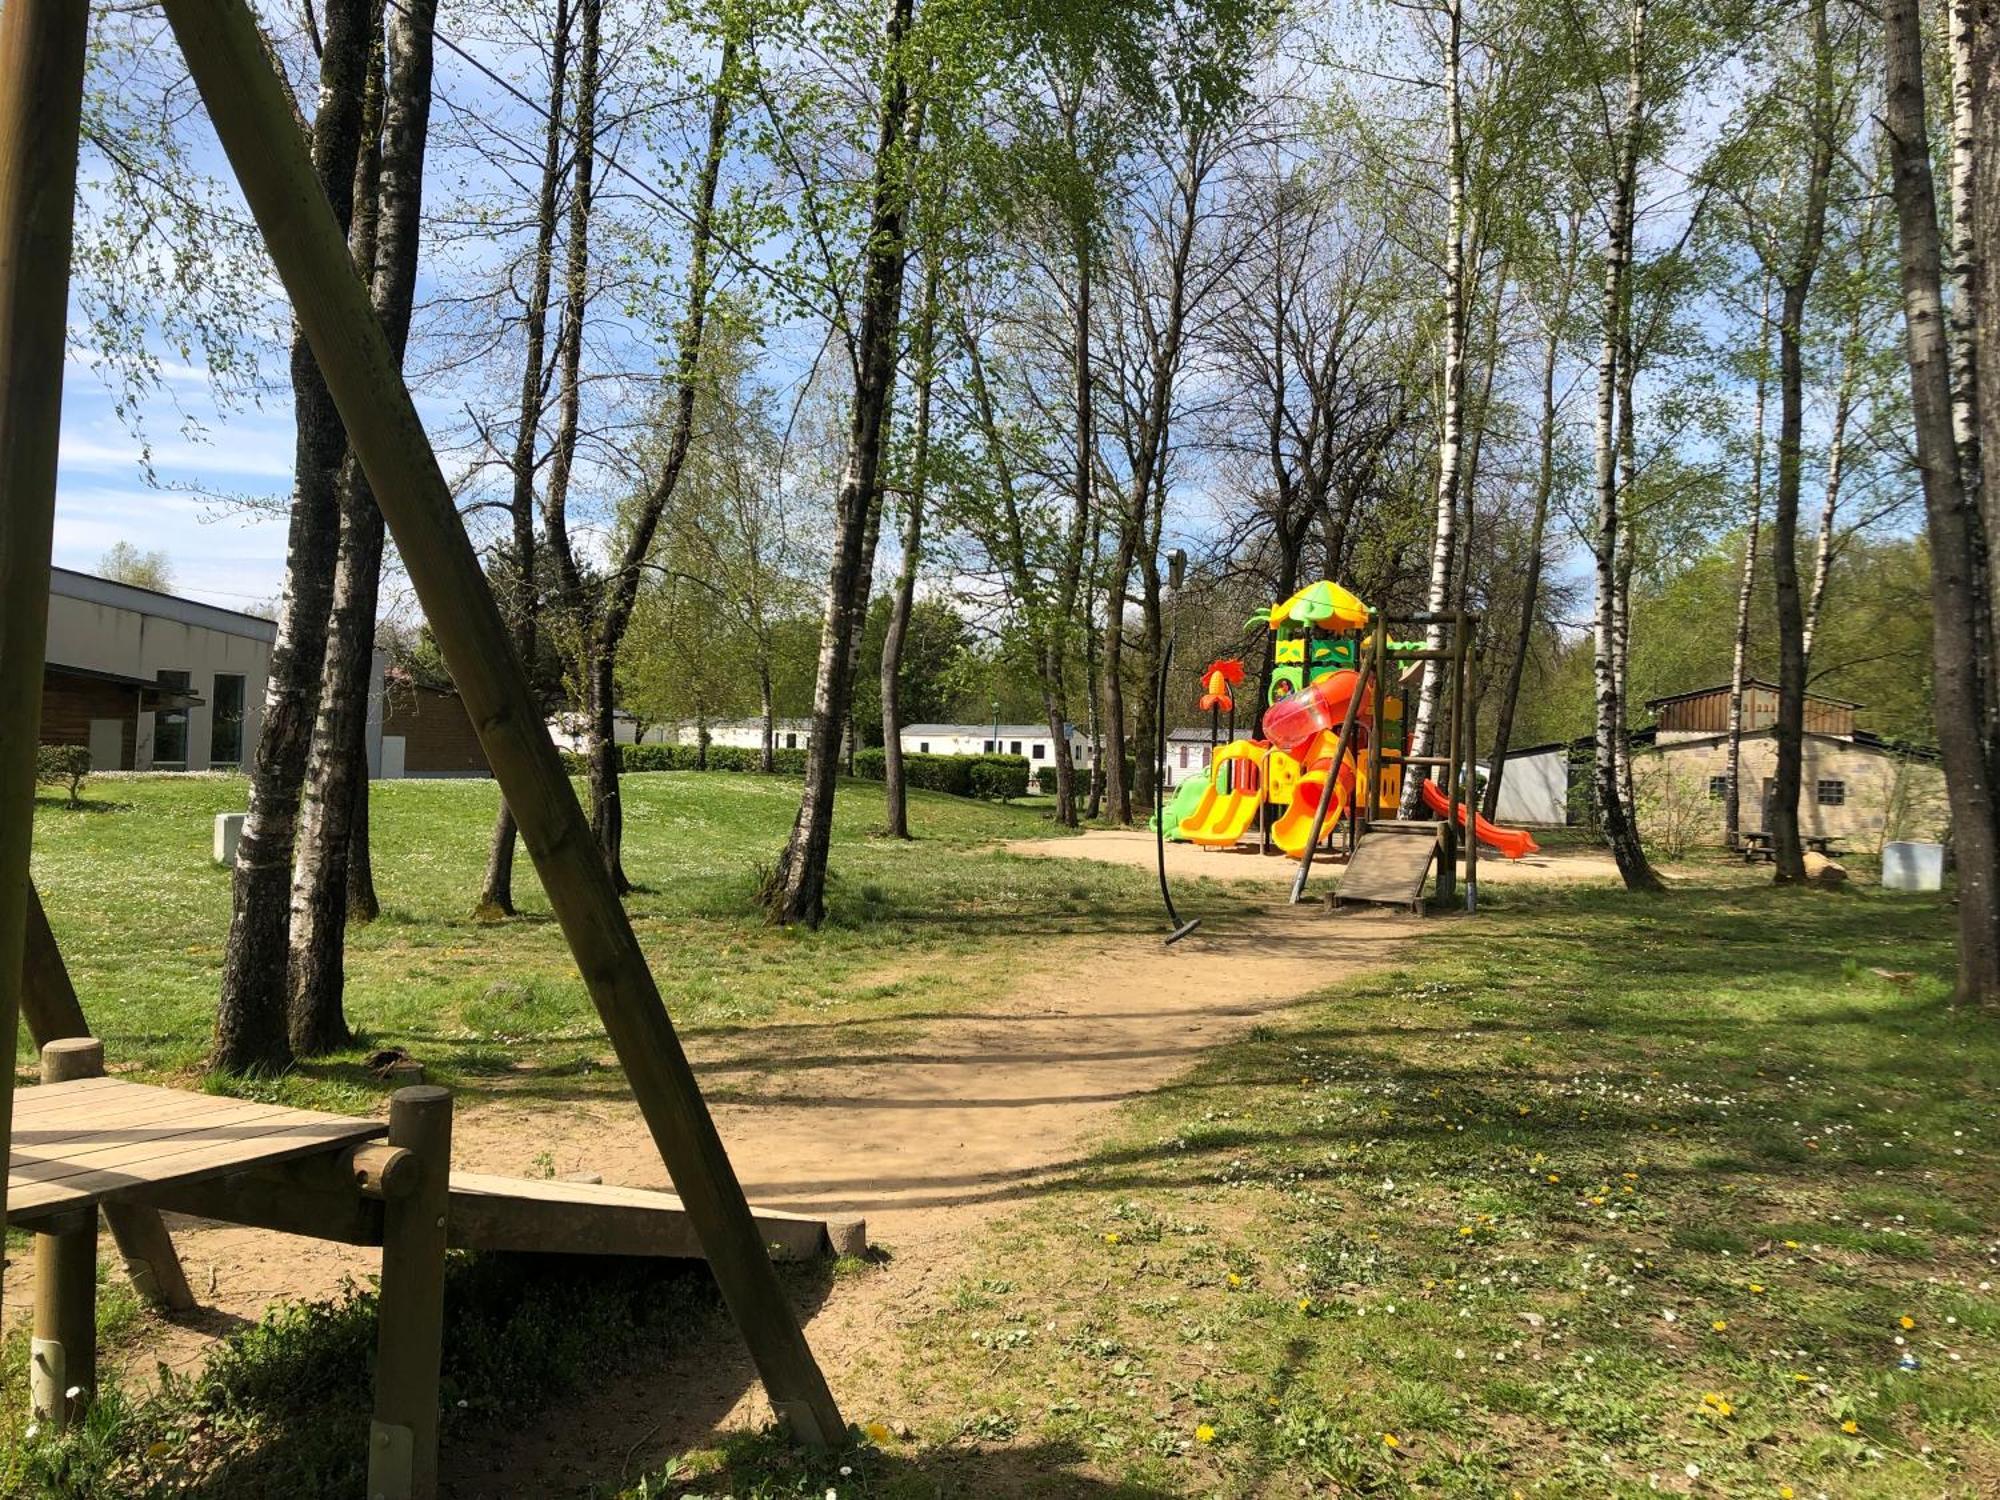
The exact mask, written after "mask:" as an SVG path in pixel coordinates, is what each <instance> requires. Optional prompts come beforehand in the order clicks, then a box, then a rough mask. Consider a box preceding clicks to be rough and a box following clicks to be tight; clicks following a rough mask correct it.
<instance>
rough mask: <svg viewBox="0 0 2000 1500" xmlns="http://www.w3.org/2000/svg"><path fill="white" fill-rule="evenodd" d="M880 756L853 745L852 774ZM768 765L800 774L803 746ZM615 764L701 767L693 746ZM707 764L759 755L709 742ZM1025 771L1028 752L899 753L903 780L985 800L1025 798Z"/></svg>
mask: <svg viewBox="0 0 2000 1500" xmlns="http://www.w3.org/2000/svg"><path fill="white" fill-rule="evenodd" d="M884 759H885V757H884V755H883V752H882V750H881V747H879V746H877V747H875V748H873V749H868V750H857V751H856V752H855V755H854V774H855V775H856V776H857V777H859V778H860V779H861V780H863V781H880V780H882V778H883V777H884V775H885V774H887V773H886V769H885V767H884V764H883V762H884ZM563 764H564V766H565V767H567V768H568V770H569V773H570V775H572V776H581V775H583V774H584V772H585V770H586V767H585V765H584V759H583V756H581V755H580V754H578V753H576V752H575V751H569V750H566V751H564V752H563ZM773 764H774V769H775V770H776V772H777V773H778V774H779V775H781V776H803V775H804V774H805V769H806V753H805V751H803V750H779V751H776V752H774V755H773ZM618 768H619V770H621V771H693V770H698V769H700V767H699V766H698V765H697V763H696V755H695V747H694V746H693V745H620V746H619V747H618ZM708 769H709V770H711V771H761V770H762V769H763V756H762V754H761V753H760V752H759V751H757V750H755V749H746V748H744V747H743V746H741V745H710V746H709V747H708ZM1030 774H1031V770H1030V767H1029V764H1028V760H1027V757H1026V756H1022V755H912V754H905V755H904V756H903V783H904V785H906V786H913V787H919V788H921V789H923V790H924V791H927V792H944V793H946V794H947V795H948V796H953V797H980V798H984V799H986V800H988V801H999V800H1001V799H1003V798H1007V797H1025V796H1027V795H1028V780H1029V776H1030Z"/></svg>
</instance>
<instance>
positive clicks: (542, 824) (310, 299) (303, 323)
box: [166, 0, 845, 1444]
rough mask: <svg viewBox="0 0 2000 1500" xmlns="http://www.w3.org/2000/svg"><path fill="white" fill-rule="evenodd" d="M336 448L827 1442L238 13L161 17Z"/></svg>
mask: <svg viewBox="0 0 2000 1500" xmlns="http://www.w3.org/2000/svg"><path fill="white" fill-rule="evenodd" d="M166 13H167V19H168V21H169V23H170V24H171V25H172V26H173V29H174V32H175V35H176V36H177V37H178V38H179V41H180V45H181V51H182V53H183V55H184V56H185V57H186V60H187V64H188V69H189V71H190V72H191V73H192V74H193V76H194V81H195V85H196V87H197V88H199V89H200V91H201V95H202V98H203V99H204V101H206V103H207V105H208V111H209V115H210V117H211V118H212V119H213V120H214V122H215V127H216V133H217V134H218V135H219V136H220V137H221V140H222V146H223V150H224V151H225V152H226V153H227V154H228V156H229V160H230V163H231V164H232V166H233V167H234V168H235V171H236V179H237V182H238V183H239V185H240V186H241V187H242V189H243V194H244V197H245V198H246V199H247V200H248V202H249V204H250V209H251V212H252V213H253V214H254V215H255V216H256V219H257V222H258V225H259V227H260V228H261V229H262V230H263V234H264V240H265V243H266V244H267V245H268V246H269V248H270V251H271V258H272V260H273V262H274V263H275V264H276V266H277V269H278V274H279V277H280V278H281V279H282V280H283V282H284V284H285V289H286V291H287V292H288V293H289V294H290V297H291V303H292V310H293V312H294V314H295V315H296V316H297V318H298V320H299V326H300V328H301V329H302V330H303V331H304V333H305V336H306V340H307V342H308V343H309V344H310V345H311V347H312V352H313V356H314V357H315V358H316V359H317V360H318V361H319V366H320V370H321V373H323V374H324V375H325V377H326V384H327V389H328V390H329V391H330V392H332V395H333V400H334V405H335V406H336V407H338V408H339V411H340V417H341V420H342V421H343V422H344V423H345V424H346V426H347V433H348V440H349V442H350V443H351V444H352V445H353V448H354V452H355V455H356V457H357V458H358V459H359V460H360V463H361V467H362V469H363V470H364V471H365V472H366V474H367V476H368V482H369V486H370V488H371V489H373V490H374V492H375V496H376V499H377V501H378V502H379V503H380V505H381V507H382V514H383V517H384V519H385V520H387V522H388V523H389V530H390V533H391V534H392V535H393V536H394V537H395V539H396V546H397V549H398V551H399V552H400V553H401V554H402V558H403V565H404V567H405V568H406V569H407V570H408V572H409V575H410V582H411V584H412V585H413V586H414V587H415V589H416V592H417V597H418V600H419V601H420V602H421V603H422V605H423V608H424V614H425V617H426V618H427V620H428V621H429V623H430V626H431V629H432V631H433V632H434V633H435V634H436V636H437V640H438V645H439V647H440V648H441V649H442V651H443V653H444V658H445V664H446V666H448V667H449V668H450V670H451V675H452V680H453V682H454V683H455V684H456V686H457V688H458V691H459V696H460V697H461V699H462V700H463V701H464V704H465V707H466V710H467V712H468V713H469V714H470V715H471V717H472V722H473V725H474V727H475V728H476V730H477V731H478V734H479V743H480V746H481V748H482V749H483V750H484V751H485V752H486V759H487V763H488V764H489V765H490V766H491V767H492V768H493V775H494V777H495V779H496V780H498V782H499V783H500V791H501V794H502V795H503V796H504V797H505V798H506V799H507V805H508V807H510V808H511V809H512V810H513V813H514V817H515V819H516V821H517V822H518V823H519V825H520V829H521V837H522V840H523V841H524V842H525V843H526V844H527V846H528V853H529V854H530V855H531V856H532V857H533V859H534V862H535V870H536V873H537V874H538V875H539V876H540V877H541V882H542V886H543V889H545V890H546V891H547V892H548V897H549V904H550V905H551V906H552V907H553V908H554V909H555V914H556V920H557V921H558V922H559V923H560V924H561V925H562V929H563V934H564V936H565V937H567V938H568V939H569V945H570V950H571V951H572V952H573V953H574V954H575V955H576V960H577V967H578V968H579V969H580V970H581V971H582V976H583V980H584V983H585V985H586V986H587V987H588V988H589V990H590V996H591V999H592V1000H593V1001H594V1002H596V1005H597V1011H598V1014H599V1015H600V1016H601V1017H602V1018H603V1020H604V1029H605V1031H606V1033H607V1034H608V1035H609V1036H610V1039H611V1044H612V1046H613V1048H614V1049H615V1050H616V1051H617V1054H618V1060H619V1062H620V1064H621V1065H622V1066H623V1067H624V1069H625V1075H626V1077H627V1079H628V1080H629V1081H630V1083H631V1085H632V1092H633V1094H634V1095H635V1096H636V1097H637V1099H638V1103H639V1108H640V1109H641V1111H643V1112H644V1114H645V1117H646V1123H647V1126H648V1127H649V1129H650V1130H651V1132H652V1135H653V1139H654V1141H655V1142H656V1143H657V1144H658V1146H659V1149H660V1154H661V1156H662V1157H663V1158H664V1159H665V1161H666V1164H667V1170H668V1171H669V1173H671V1175H672V1177H673V1180H674V1186H675V1189H676V1190H677V1191H678V1192H679V1194H680V1196H681V1200H682V1201H683V1202H684V1203H685V1204H686V1206H687V1211H688V1217H689V1218H690V1219H691V1220H692V1221H693V1222H694V1225H695V1230H696V1232H697V1233H698V1234H699V1235H700V1237H701V1244H702V1249H703V1250H704V1251H705V1252H706V1253H707V1256H708V1261H709V1264H710V1266H711V1267H713V1269H714V1272H715V1279H716V1281H717V1283H718V1284H719V1285H720V1287H721V1289H722V1294H723V1297H724V1298H725V1300H726V1301H727V1302H728V1304H729V1309H730V1312H731V1313H732V1314H733V1316H734V1317H735V1319H736V1324H737V1327H738V1328H739V1329H741V1330H742V1333H743V1338H744V1341H745V1343H746V1344H747V1345H748V1346H749V1349H750V1354H751V1357H752V1358H753V1359H754V1360H755V1361H756V1364H757V1370H758V1373H759V1374H760V1375H761V1376H762V1377H763V1381H764V1388H765V1392H766V1394H767V1395H768V1396H769V1397H770V1400H771V1405H772V1407H773V1408H774V1409H775V1410H776V1411H777V1413H778V1414H779V1416H780V1417H782V1418H783V1419H784V1420H785V1421H786V1422H787V1423H788V1424H789V1425H790V1427H791V1429H792V1431H793V1432H794V1433H795V1434H797V1436H798V1437H799V1438H801V1439H802V1440H804V1441H806V1442H808V1443H814V1444H832V1443H836V1442H840V1441H844V1439H845V1426H844V1424H843V1423H842V1421H841V1418H840V1411H839V1408H838V1407H837V1406H835V1404H834V1400H833V1395H832V1393H831V1392H830V1391H829V1390H828V1389H827V1385H826V1379H825V1377H824V1376H823V1375H822V1374H821V1373H820V1370H819V1366H818V1365H817V1364H816V1363H814V1361H813V1357H812V1351H811V1350H810V1349H808V1348H807V1346H806V1341H805V1335H804V1334H803V1333H802V1332H801V1331H800V1329H799V1324H798V1319H797V1317H796V1315H795V1314H794V1313H793V1311H792V1307H791V1304H790V1303H789V1302H788V1301H787V1300H786V1298H785V1295H784V1291H783V1289H782V1288H781V1287H780V1286H779V1284H778V1280H777V1276H776V1274H775V1273H774V1272H773V1271H772V1269H771V1262H770V1258H769V1256H768V1255H767V1254H766V1253H765V1252H764V1248H763V1245H762V1244H761V1243H760V1241H759V1239H758V1236H757V1230H756V1226H755V1225H754V1224H753V1223H752V1222H751V1219H750V1209H749V1205H748V1204H747V1203H746V1202H745V1201H744V1198H743V1189H742V1186H741V1185H740V1184H739V1183H738V1182H737V1180H736V1173H735V1170H734V1168H732V1167H731V1166H730V1163H729V1157H728V1154H727V1153H726V1152H725V1151H724V1150H723V1147H722V1139H721V1137H720V1136H719V1135H717V1134H716V1130H715V1122H714V1121H713V1120H712V1119H710V1117H709V1113H708V1108H707V1105H706V1104H705V1103H704V1102H703V1100H702V1097H701V1090H700V1088H699V1087H698V1086H697V1085H696V1083H695V1078H694V1072H693V1070H692V1069H691V1068H690V1067H689V1066H688V1062H687V1058H686V1056H685V1054H684V1053H683V1052H682V1051H681V1045H680V1039H679V1038H678V1037H677V1036H676V1035H675V1033H674V1028H673V1023H672V1022H671V1021H670V1020H669V1019H668V1017H667V1010H666V1006H665V1005H664V1003H663V1002H662V1001H661V999H660V991H659V987H658V986H657V985H656V984H655V983H654V980H653V975H652V973H651V971H650V970H649V969H648V968H647V965H646V958H645V954H644V953H643V952H642V951H641V949H640V947H639V940H638V938H637V936H636V935H635V934H634V933H633V931H632V924H631V921H630V919H629V918H628V917H627V915H626V913H625V909H624V907H623V906H622V905H621V904H620V903H619V900H618V896H617V893H616V891H614V890H613V888H612V885H611V878H610V874H609V872H608V871H607V870H606V868H605V864H604V860H603V858H602V857H601V855H600V854H599V852H598V849H597V846H596V843H595V842H594V841H593V840H592V838H591V836H590V825H589V823H588V822H587V821H586V819H585V818H584V815H583V809H582V808H581V807H580V806H578V804H577V800H576V792H575V790H574V788H573V787H572V786H571V785H570V780H569V776H568V775H567V773H566V772H565V771H564V770H563V767H562V762H561V761H560V760H559V759H558V758H557V756H556V749H555V745H554V744H553V743H552V742H551V741H550V739H549V734H548V727H547V725H546V724H545V723H544V721H543V716H542V709H541V706H540V704H539V702H538V701H537V699H536V697H535V695H534V693H533V692H532V691H531V690H530V688H529V685H528V679H527V676H526V674H525V673H524V672H523V671H522V669H521V665H520V663H519V661H518V659H517V658H516V656H515V654H514V647H513V639H512V635H511V633H510V632H509V631H508V629H507V627H506V625H505V624H504V622H503V621H502V620H501V618H500V611H499V608H498V606H496V605H495V603H494V600H493V593H492V590H491V588H490V587H489V586H488V584H487V582H486V578H485V575H484V574H483V573H482V572H481V571H480V568H479V559H478V558H477V556H475V554H474V553H473V550H472V544H471V542H470V541H469V540H468V539H467V537H466V534H465V527H464V525H463V524H462V523H461V522H460V520H459V517H458V512H457V509H456V507H455V505H454V503H453V499H452V494H451V490H450V488H449V486H447V485H446V483H445V480H444V475H443V474H442V472H440V470H439V469H438V464H437V457H436V455H435V454H434V453H433V452H432V450H431V445H430V440H429V438H428V437H427V436H426V435H425V433H424V427H423V423H422V421H421V420H420V419H419V418H418V416H417V410H416V406H415V405H414V403H412V401H411V400H410V393H409V388H408V387H407V386H406V385H405V384H404V383H403V376H402V372H401V370H400V369H399V368H398V366H397V362H396V359H395V357H394V355H393V353H392V352H391V350H390V347H389V342H388V340H387V338H386V337H384V335H383V332H382V326H381V324H380V323H379V322H378V321H377V319H376V317H375V313H374V309H373V308H372V307H371V306H370V303H369V299H368V294H367V292H366V290H365V289H364V288H363V287H362V285H361V283H360V281H359V279H358V278H357V277H356V276H355V273H354V267H353V263H352V261H351V260H350V259H349V257H348V252H347V244H346V241H345V240H344V239H343V238H342V236H341V234H340V230H339V228H338V226H337V225H336V224H335V222H334V218H333V211H332V209H331V208H329V207H328V205H327V201H326V198H325V195H324V194H323V193H322V192H321V191H320V188H319V183H318V181H317V179H316V178H315V177H314V176H313V173H312V168H311V163H310V160H309V159H308V156H307V153H306V149H305V143H304V142H303V141H302V140H301V139H300V136H299V131H298V127H297V125H296V124H295V123H294V121H293V119H292V116H291V112H290V109H289V107H288V105H287V104H286V102H285V96H284V93H283V89H282V85H281V84H280V82H279V80H278V78H277V75H276V74H275V73H273V71H272V68H271V62H270V58H269V56H268V54H267V53H266V51H265V47H264V42H263V38H262V37H261V35H260V34H259V32H258V29H257V24H256V21H255V20H254V18H253V17H252V16H251V14H250V11H249V10H248V8H247V7H246V6H245V5H244V4H243V0H167V3H166Z"/></svg>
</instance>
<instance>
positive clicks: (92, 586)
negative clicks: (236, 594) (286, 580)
mask: <svg viewBox="0 0 2000 1500" xmlns="http://www.w3.org/2000/svg"><path fill="white" fill-rule="evenodd" d="M49 592H50V593H51V594H62V595H65V596H66V597H68V598H71V599H83V600H87V601H89V602H90V603H92V604H105V605H109V606H111V607H112V608H113V609H129V610H131V611H132V612H133V613H135V614H141V615H155V616H157V617H159V618H160V619H163V620H178V621H179V622H180V623H181V624H183V625H198V626H200V627H201V628H202V629H204V630H215V631H220V632H221V633H222V634H224V635H240V636H247V637H249V638H250V639H251V640H255V641H274V640H276V639H277V638H278V626H277V622H276V621H274V620H267V619H265V618H264V617H263V616H262V615H246V614H244V613H243V612H242V611H241V610H236V609H223V608H222V607H221V606H220V605H215V604H203V603H202V602H201V601H199V600H197V599H183V598H181V597H180V595H178V594H162V593H160V592H159V591H158V590H157V589H144V588H140V587H139V586H138V585H137V584H135V583H119V582H118V581H117V580H115V579H111V578H99V577H98V576H97V575H96V574H95V573H79V572H77V571H75V570H74V569H72V568H50V569H49Z"/></svg>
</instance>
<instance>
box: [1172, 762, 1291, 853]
mask: <svg viewBox="0 0 2000 1500" xmlns="http://www.w3.org/2000/svg"><path fill="white" fill-rule="evenodd" d="M1278 761H1291V757H1290V756H1288V755H1286V754H1285V753H1284V752H1283V751H1282V750H1278V751H1273V750H1272V749H1271V748H1270V747H1269V746H1267V745H1260V744H1257V743H1256V742H1255V741H1254V740H1231V741H1230V742H1229V743H1228V744H1226V745H1224V746H1223V747H1222V748H1221V749H1220V750H1218V751H1216V752H1215V771H1214V774H1213V775H1212V776H1210V777H1209V781H1208V792H1207V794H1206V795H1205V796H1203V798H1202V799H1201V805H1200V806H1199V807H1197V808H1196V809H1195V810H1194V816H1193V817H1191V818H1188V819H1186V820H1185V821H1183V822H1182V824H1181V837H1182V838H1184V839H1186V840H1187V841H1188V842H1189V843H1194V844H1210V845H1215V846H1218V847H1222V848H1227V847H1228V846H1230V845H1232V844H1234V843H1236V842H1237V841H1238V840H1240V839H1241V838H1242V837H1243V835H1244V834H1245V833H1247V832H1248V831H1249V829H1250V827H1251V825H1253V824H1254V823H1255V822H1256V821H1257V810H1258V808H1260V807H1262V806H1263V805H1264V789H1265V786H1266V783H1267V781H1277V780H1280V779H1282V778H1283V773H1284V771H1285V770H1286V767H1284V766H1282V765H1278V764H1274V762H1278ZM1293 766H1294V768H1295V767H1296V762H1293Z"/></svg>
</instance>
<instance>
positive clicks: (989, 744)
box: [979, 740, 993, 755]
mask: <svg viewBox="0 0 2000 1500" xmlns="http://www.w3.org/2000/svg"><path fill="white" fill-rule="evenodd" d="M979 753H980V754H981V755H991V754H992V753H993V741H991V740H981V741H980V742H979Z"/></svg>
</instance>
